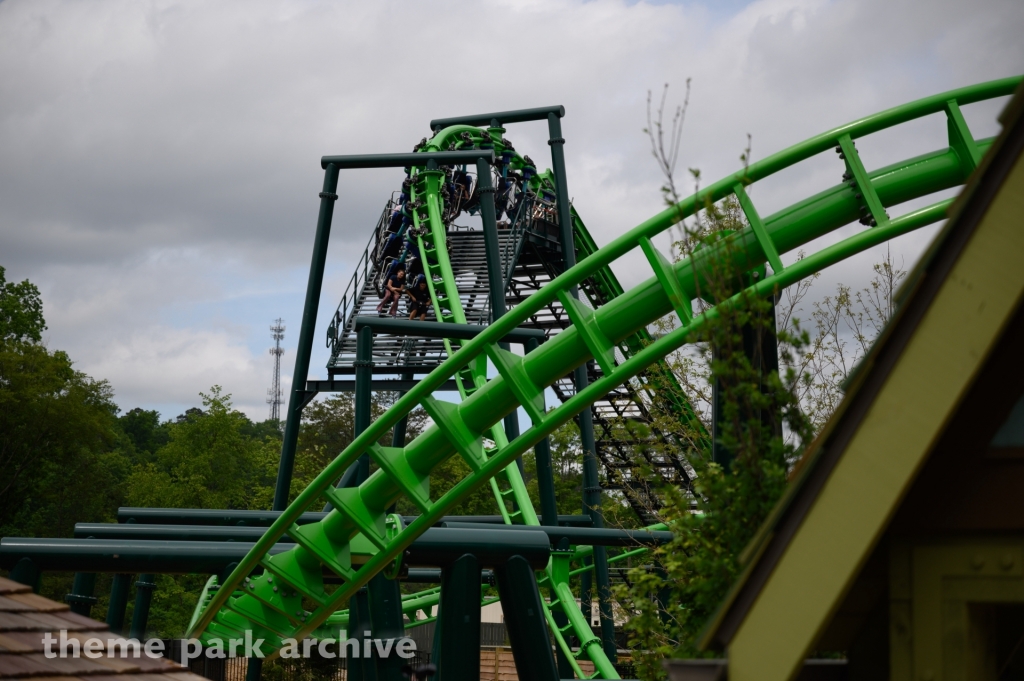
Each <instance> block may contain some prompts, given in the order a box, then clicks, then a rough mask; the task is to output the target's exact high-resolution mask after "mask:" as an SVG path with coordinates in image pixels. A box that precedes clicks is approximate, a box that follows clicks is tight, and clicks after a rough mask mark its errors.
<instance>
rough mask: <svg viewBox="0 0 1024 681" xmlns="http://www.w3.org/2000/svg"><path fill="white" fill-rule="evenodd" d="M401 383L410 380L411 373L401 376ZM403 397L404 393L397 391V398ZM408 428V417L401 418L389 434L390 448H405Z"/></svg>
mask: <svg viewBox="0 0 1024 681" xmlns="http://www.w3.org/2000/svg"><path fill="white" fill-rule="evenodd" d="M402 380H403V381H411V380H412V372H408V373H404V374H402ZM403 395H405V391H399V393H398V395H397V397H399V398H400V397H402V396H403ZM408 427H409V417H408V416H403V417H402V419H401V420H400V421H399V422H398V423H396V424H395V428H394V430H393V431H392V432H391V446H392V447H404V446H405V433H406V428H408Z"/></svg>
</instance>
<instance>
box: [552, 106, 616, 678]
mask: <svg viewBox="0 0 1024 681" xmlns="http://www.w3.org/2000/svg"><path fill="white" fill-rule="evenodd" d="M548 137H549V139H548V144H549V145H550V146H551V168H552V171H553V172H554V175H555V193H556V194H557V196H556V208H557V210H558V230H559V236H560V240H561V243H562V263H563V266H564V267H565V269H566V270H568V269H569V268H571V267H573V266H574V265H575V264H576V242H575V239H574V238H573V229H572V227H573V224H572V211H571V210H570V207H569V186H568V182H567V181H566V173H565V149H564V148H563V146H564V145H565V139H564V138H563V137H562V122H561V118H560V117H559V116H558V115H557V114H555V113H553V112H552V113H549V114H548ZM569 293H570V295H572V296H573V297H574V298H579V291H578V290H577V289H576V288H575V287H573V288H572V290H571V291H570V292H569ZM573 379H574V382H575V384H576V392H579V391H581V390H583V389H584V388H586V387H587V385H588V384H589V378H588V377H587V364H583V365H582V366H579V367H577V368H576V370H575V371H574V372H573ZM578 419H579V421H578V423H579V427H580V445H581V446H582V448H583V513H585V514H587V515H589V516H590V517H591V518H592V519H593V521H594V527H604V517H603V515H602V514H601V488H600V486H599V482H598V473H597V446H596V443H595V441H594V417H593V413H592V412H591V410H590V409H584V410H583V411H581V412H580V413H579V417H578ZM594 573H595V574H594V579H595V581H596V582H597V593H598V598H599V599H600V604H601V644H602V646H603V648H604V652H605V655H607V656H608V657H609V659H611V660H612V661H613V662H614V661H615V658H616V645H615V623H614V620H612V619H611V613H612V606H611V588H610V586H609V584H608V555H607V552H606V551H605V550H604V549H603V547H597V546H595V547H594ZM585 607H586V606H585Z"/></svg>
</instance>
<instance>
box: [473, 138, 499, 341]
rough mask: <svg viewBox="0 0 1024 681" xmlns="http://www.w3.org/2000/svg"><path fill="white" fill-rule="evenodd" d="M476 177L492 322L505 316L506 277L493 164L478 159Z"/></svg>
mask: <svg viewBox="0 0 1024 681" xmlns="http://www.w3.org/2000/svg"><path fill="white" fill-rule="evenodd" d="M476 177H477V180H476V181H477V186H478V187H479V191H480V221H481V222H482V223H483V226H484V252H485V253H486V256H487V287H488V289H489V294H490V302H491V320H492V321H496V320H498V319H500V318H501V317H504V316H505V277H504V275H503V272H502V268H501V246H500V245H499V243H498V222H497V217H496V216H495V214H494V186H493V185H492V183H491V164H489V163H488V162H487V161H486V160H485V159H482V158H480V159H477V161H476Z"/></svg>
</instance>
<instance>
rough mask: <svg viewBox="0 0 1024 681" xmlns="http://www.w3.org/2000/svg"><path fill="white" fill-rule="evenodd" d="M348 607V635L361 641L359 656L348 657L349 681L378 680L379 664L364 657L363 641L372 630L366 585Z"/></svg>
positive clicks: (370, 658) (350, 601) (353, 597)
mask: <svg viewBox="0 0 1024 681" xmlns="http://www.w3.org/2000/svg"><path fill="white" fill-rule="evenodd" d="M348 608H349V621H348V626H349V632H348V635H349V638H354V639H357V640H358V641H359V657H358V658H353V657H349V658H348V679H349V681H377V666H376V664H375V663H374V660H373V658H372V657H363V650H364V648H363V641H364V639H365V638H366V637H367V636H368V635H369V633H370V632H371V631H372V624H371V622H370V598H369V593H368V590H367V588H366V587H365V586H364V587H363V588H362V589H360V590H359V591H357V592H356V593H355V595H354V596H352V598H350V599H349V602H348ZM339 645H340V643H339Z"/></svg>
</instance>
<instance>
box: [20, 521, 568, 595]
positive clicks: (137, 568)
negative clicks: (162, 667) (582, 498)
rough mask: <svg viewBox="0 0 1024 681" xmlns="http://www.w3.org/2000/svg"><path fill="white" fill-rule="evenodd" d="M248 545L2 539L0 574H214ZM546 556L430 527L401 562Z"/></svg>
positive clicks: (539, 546) (534, 536)
mask: <svg viewBox="0 0 1024 681" xmlns="http://www.w3.org/2000/svg"><path fill="white" fill-rule="evenodd" d="M253 545H254V542H252V541H223V542H216V541H169V540H160V541H154V540H142V539H131V540H122V539H40V538H36V537H4V538H3V539H2V540H0V568H10V567H13V566H16V565H19V564H21V563H22V562H23V561H25V560H27V561H28V562H29V563H30V564H31V565H32V566H33V567H34V569H35V570H37V571H43V570H52V571H55V572H65V571H71V570H80V571H89V572H116V573H124V572H133V573H134V572H148V573H157V574H187V573H193V572H195V573H204V574H217V573H219V572H221V571H222V570H223V569H224V566H226V565H228V564H229V563H232V562H235V561H239V560H241V559H242V558H244V557H245V554H246V553H247V552H248V551H249V549H251V548H252V547H253ZM293 546H294V544H290V543H286V542H280V543H278V544H276V545H275V546H274V547H273V548H272V549H271V551H270V553H271V554H272V555H273V554H277V553H281V552H283V551H288V550H289V549H291V548H292V547H293ZM550 551H551V548H550V545H549V543H548V538H547V536H546V535H545V534H543V533H540V532H533V531H529V530H507V531H503V532H494V531H492V529H486V530H478V529H461V528H460V529H453V528H442V527H432V528H430V529H429V530H427V531H426V532H424V533H423V534H422V535H420V536H419V537H418V538H417V539H416V540H415V541H414V542H413V543H412V544H410V545H409V548H408V549H407V557H406V561H405V562H406V564H407V565H410V566H426V567H437V566H444V565H447V564H448V563H449V562H451V561H452V560H453V559H454V558H457V557H458V556H459V555H462V554H463V553H473V554H474V555H476V556H477V557H478V558H479V560H480V562H481V563H482V564H484V565H486V566H491V565H497V564H499V563H500V562H502V561H504V560H507V559H508V557H509V556H511V555H513V554H519V555H522V556H523V557H524V558H526V559H527V560H529V561H530V563H531V565H533V566H534V568H535V569H537V570H541V569H543V568H544V567H545V566H546V565H547V561H548V557H549V555H550ZM23 583H24V582H23ZM129 585H130V584H129Z"/></svg>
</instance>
